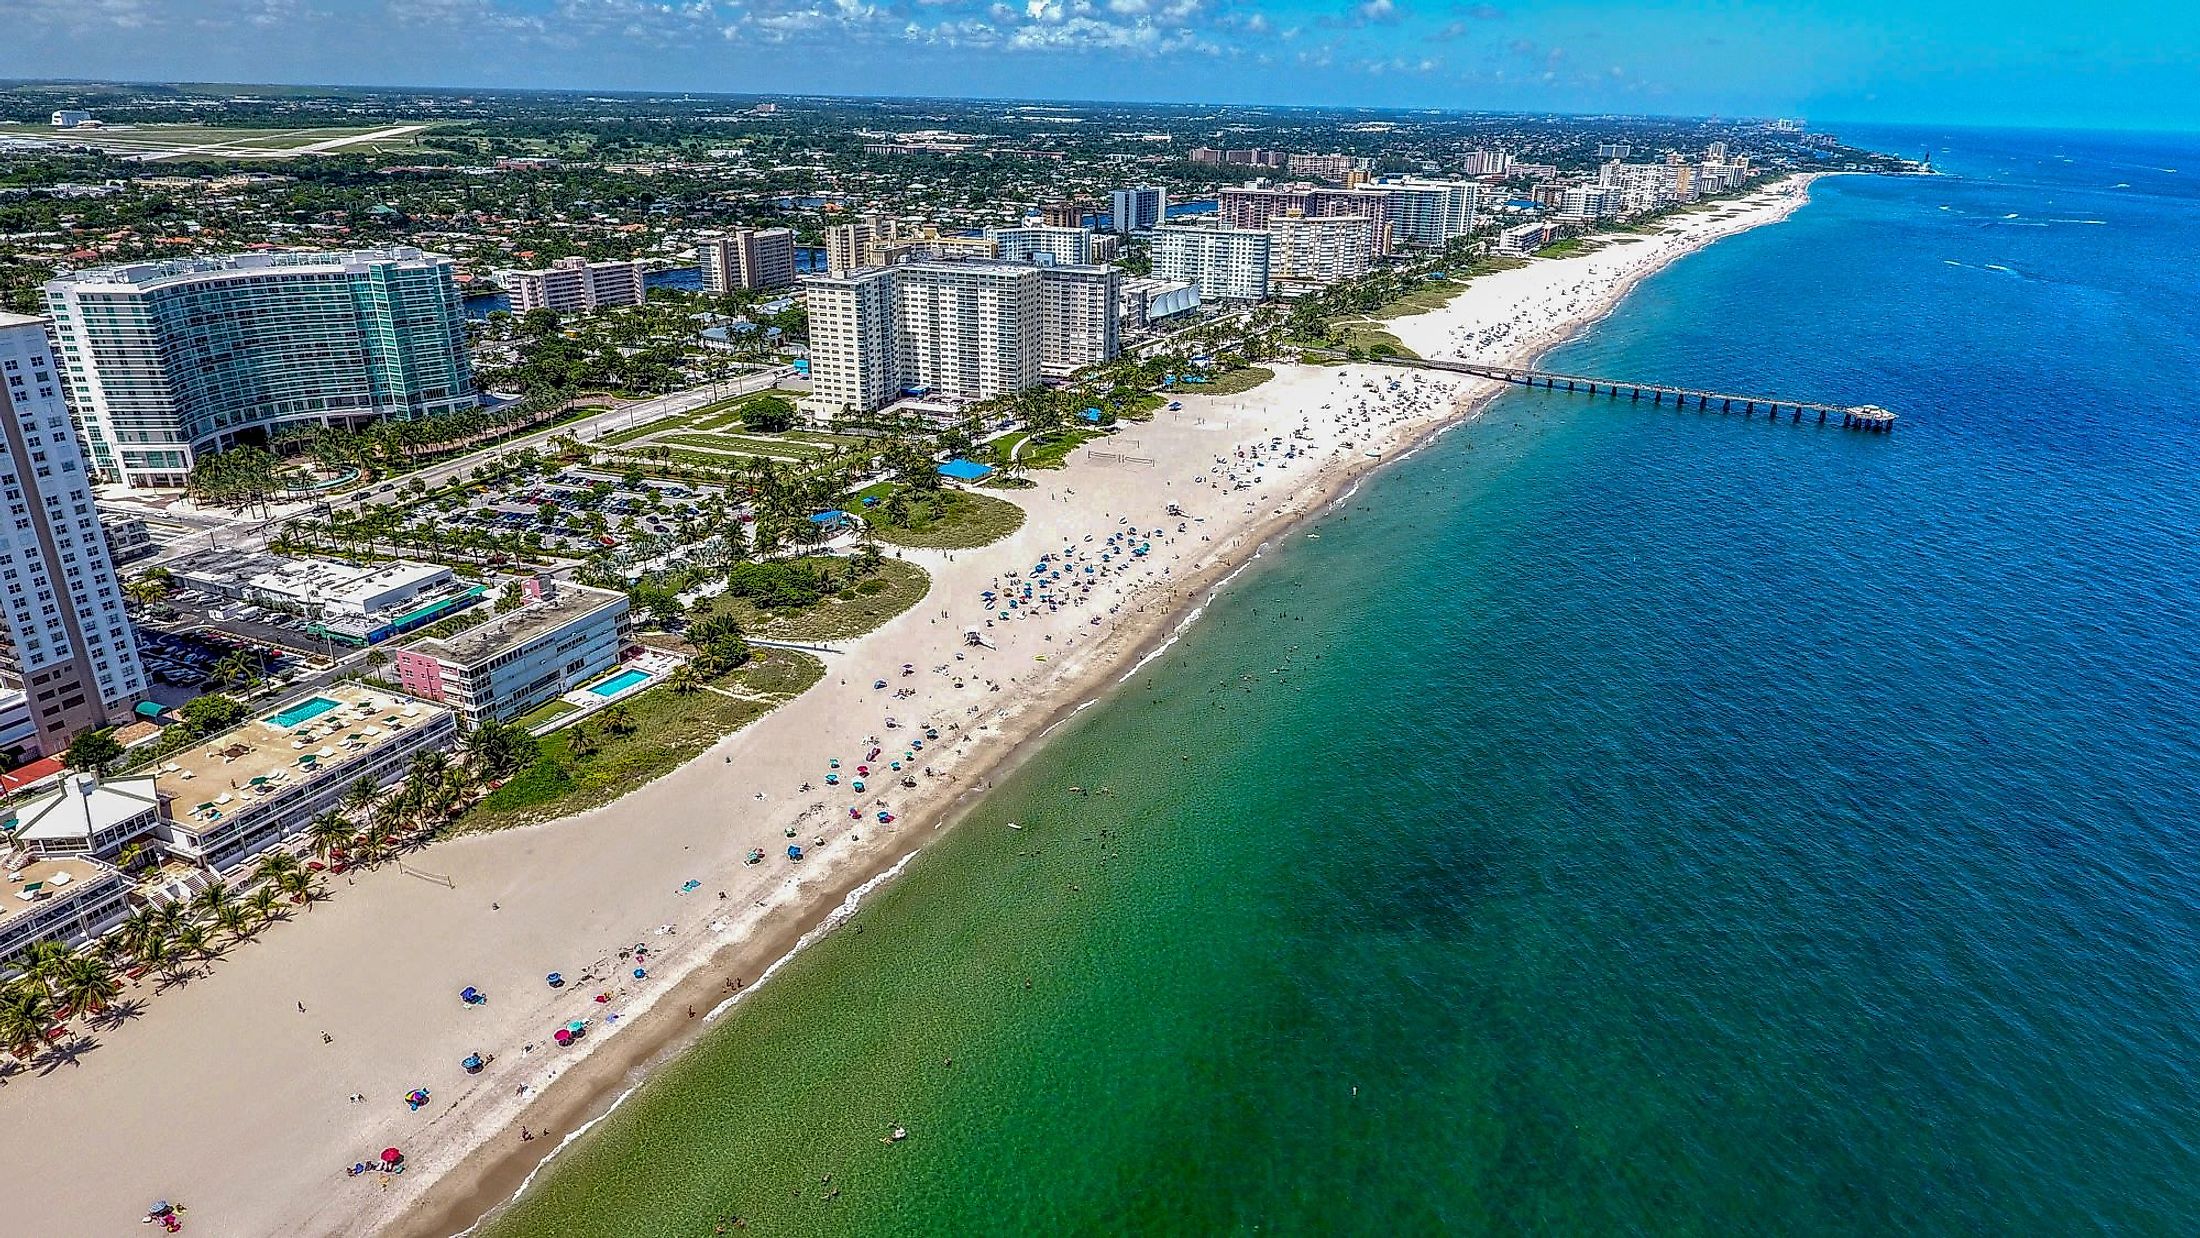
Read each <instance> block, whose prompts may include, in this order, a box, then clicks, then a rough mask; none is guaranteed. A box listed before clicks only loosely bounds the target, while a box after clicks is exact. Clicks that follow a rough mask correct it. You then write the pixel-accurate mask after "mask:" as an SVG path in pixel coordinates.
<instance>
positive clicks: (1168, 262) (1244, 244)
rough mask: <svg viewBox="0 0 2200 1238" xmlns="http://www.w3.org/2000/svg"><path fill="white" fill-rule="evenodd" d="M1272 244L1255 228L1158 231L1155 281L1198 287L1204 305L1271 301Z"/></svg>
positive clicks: (1155, 232) (1186, 227) (1180, 227)
mask: <svg viewBox="0 0 2200 1238" xmlns="http://www.w3.org/2000/svg"><path fill="white" fill-rule="evenodd" d="M1274 243H1275V239H1274V237H1273V236H1272V235H1271V234H1270V233H1268V232H1265V231H1262V230H1259V229H1255V228H1200V227H1193V226H1190V225H1171V226H1169V227H1166V228H1156V229H1154V230H1153V276H1154V278H1155V279H1163V280H1183V281H1185V282H1187V283H1190V284H1192V285H1194V286H1196V287H1197V288H1198V289H1199V299H1200V300H1202V301H1259V300H1262V299H1264V298H1266V297H1267V295H1268V285H1269V256H1270V251H1271V247H1272V246H1273V245H1274Z"/></svg>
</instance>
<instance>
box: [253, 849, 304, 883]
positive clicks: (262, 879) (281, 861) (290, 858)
mask: <svg viewBox="0 0 2200 1238" xmlns="http://www.w3.org/2000/svg"><path fill="white" fill-rule="evenodd" d="M300 867H302V865H300V864H299V863H298V857H297V856H295V855H292V854H291V853H290V852H288V851H283V850H280V849H277V850H274V851H270V852H268V853H267V854H266V855H263V856H261V857H260V865H259V867H258V868H256V869H254V870H253V874H252V875H253V879H254V880H255V881H258V882H259V883H260V884H262V885H272V884H274V883H276V882H277V881H279V880H280V879H281V877H282V875H283V874H284V873H294V872H297V871H298V869H299V868H300Z"/></svg>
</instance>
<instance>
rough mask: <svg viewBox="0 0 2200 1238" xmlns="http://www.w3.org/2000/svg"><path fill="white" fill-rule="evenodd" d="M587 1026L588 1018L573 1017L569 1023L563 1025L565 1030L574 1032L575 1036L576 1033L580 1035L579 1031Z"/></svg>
mask: <svg viewBox="0 0 2200 1238" xmlns="http://www.w3.org/2000/svg"><path fill="white" fill-rule="evenodd" d="M587 1027H588V1020H586V1019H575V1020H573V1021H572V1022H570V1023H567V1024H566V1025H565V1030H566V1031H569V1032H571V1033H573V1034H574V1035H575V1036H578V1035H580V1034H581V1032H582V1031H584V1030H586V1028H587Z"/></svg>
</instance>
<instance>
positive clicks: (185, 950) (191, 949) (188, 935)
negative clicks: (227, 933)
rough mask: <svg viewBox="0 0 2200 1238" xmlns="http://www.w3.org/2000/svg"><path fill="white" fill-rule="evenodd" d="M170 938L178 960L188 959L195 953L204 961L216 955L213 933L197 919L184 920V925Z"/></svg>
mask: <svg viewBox="0 0 2200 1238" xmlns="http://www.w3.org/2000/svg"><path fill="white" fill-rule="evenodd" d="M168 940H169V944H170V945H172V946H174V947H175V953H176V958H177V959H178V960H184V959H188V958H189V957H190V956H192V955H194V954H195V955H197V956H199V959H200V961H202V962H203V961H205V960H208V959H211V958H213V957H214V938H213V935H212V934H210V933H208V932H207V931H206V926H205V925H203V924H201V923H199V922H198V921H197V920H186V921H184V923H183V925H182V927H180V928H178V929H177V930H176V931H175V933H174V934H172V935H171V936H170V937H169V939H168Z"/></svg>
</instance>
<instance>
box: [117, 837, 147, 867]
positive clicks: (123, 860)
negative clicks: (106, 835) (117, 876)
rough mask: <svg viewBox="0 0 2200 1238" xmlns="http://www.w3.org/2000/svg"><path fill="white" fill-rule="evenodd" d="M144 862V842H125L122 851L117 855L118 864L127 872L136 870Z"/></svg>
mask: <svg viewBox="0 0 2200 1238" xmlns="http://www.w3.org/2000/svg"><path fill="white" fill-rule="evenodd" d="M144 862H145V844H144V843H124V844H123V845H122V851H121V852H120V853H119V854H117V855H116V856H115V864H116V866H117V867H119V868H120V869H122V871H123V872H125V873H133V872H136V871H137V868H138V866H139V865H140V864H143V863H144Z"/></svg>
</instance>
